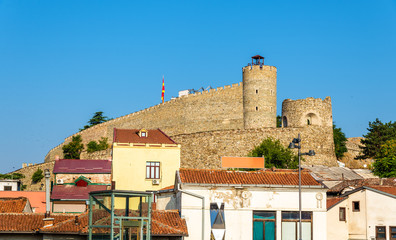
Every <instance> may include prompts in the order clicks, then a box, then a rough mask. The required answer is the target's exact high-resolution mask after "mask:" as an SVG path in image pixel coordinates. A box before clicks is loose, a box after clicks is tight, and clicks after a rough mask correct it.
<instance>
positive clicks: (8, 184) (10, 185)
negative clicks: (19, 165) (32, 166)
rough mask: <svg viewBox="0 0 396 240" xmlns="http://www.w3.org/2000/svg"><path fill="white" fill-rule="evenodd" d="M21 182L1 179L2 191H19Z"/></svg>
mask: <svg viewBox="0 0 396 240" xmlns="http://www.w3.org/2000/svg"><path fill="white" fill-rule="evenodd" d="M20 187H21V180H13V179H0V191H19V190H20Z"/></svg>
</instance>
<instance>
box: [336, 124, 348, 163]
mask: <svg viewBox="0 0 396 240" xmlns="http://www.w3.org/2000/svg"><path fill="white" fill-rule="evenodd" d="M333 138H334V148H335V155H336V157H337V159H340V158H342V157H343V156H344V153H345V152H347V151H348V149H347V148H346V145H345V143H346V141H347V138H346V137H345V134H344V133H343V132H342V130H341V128H337V127H336V125H335V124H334V123H333Z"/></svg>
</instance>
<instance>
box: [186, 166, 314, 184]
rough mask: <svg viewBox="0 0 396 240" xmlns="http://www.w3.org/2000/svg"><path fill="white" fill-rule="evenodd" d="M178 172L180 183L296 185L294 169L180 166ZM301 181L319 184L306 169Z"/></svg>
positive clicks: (296, 176) (296, 175)
mask: <svg viewBox="0 0 396 240" xmlns="http://www.w3.org/2000/svg"><path fill="white" fill-rule="evenodd" d="M179 174H180V180H181V182H182V183H201V184H249V185H250V184H254V185H256V184H257V185H261V184H262V185H293V186H295V185H298V172H297V171H296V170H286V171H282V170H281V171H271V170H265V171H263V170H261V171H229V170H209V169H183V168H181V169H180V170H179ZM301 182H302V185H304V186H321V184H320V183H319V182H318V181H316V180H315V179H314V178H313V177H312V176H311V174H310V173H309V172H307V171H303V172H302V174H301Z"/></svg>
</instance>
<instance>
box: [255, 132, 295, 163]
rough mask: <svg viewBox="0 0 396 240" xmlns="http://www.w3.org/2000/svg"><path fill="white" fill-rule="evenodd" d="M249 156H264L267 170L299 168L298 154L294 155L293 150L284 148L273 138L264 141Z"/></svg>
mask: <svg viewBox="0 0 396 240" xmlns="http://www.w3.org/2000/svg"><path fill="white" fill-rule="evenodd" d="M248 156H249V157H262V156H264V159H265V167H266V168H271V167H276V168H298V156H297V154H294V153H293V151H292V150H290V149H289V148H286V147H284V146H283V145H282V144H281V143H280V141H279V140H275V139H273V138H266V139H264V141H263V142H262V143H261V144H260V145H259V146H257V147H255V148H254V149H253V150H252V151H251V152H250V153H249V155H248Z"/></svg>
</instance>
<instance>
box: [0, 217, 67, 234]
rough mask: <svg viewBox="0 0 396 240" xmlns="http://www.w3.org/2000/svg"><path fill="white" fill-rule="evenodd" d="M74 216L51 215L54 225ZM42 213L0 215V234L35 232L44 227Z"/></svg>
mask: <svg viewBox="0 0 396 240" xmlns="http://www.w3.org/2000/svg"><path fill="white" fill-rule="evenodd" d="M73 217H74V215H70V214H51V218H54V224H57V223H60V222H63V221H65V220H67V219H69V218H73ZM43 219H44V214H42V213H3V214H0V233H2V232H3V233H4V232H35V231H37V230H38V229H39V228H42V227H43V226H44V221H43Z"/></svg>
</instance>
